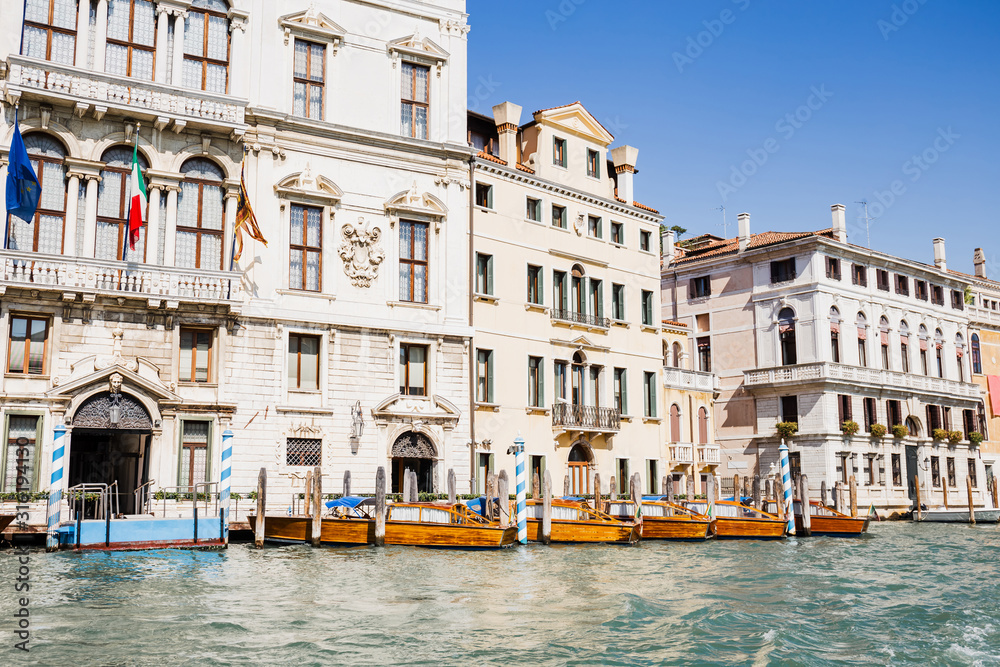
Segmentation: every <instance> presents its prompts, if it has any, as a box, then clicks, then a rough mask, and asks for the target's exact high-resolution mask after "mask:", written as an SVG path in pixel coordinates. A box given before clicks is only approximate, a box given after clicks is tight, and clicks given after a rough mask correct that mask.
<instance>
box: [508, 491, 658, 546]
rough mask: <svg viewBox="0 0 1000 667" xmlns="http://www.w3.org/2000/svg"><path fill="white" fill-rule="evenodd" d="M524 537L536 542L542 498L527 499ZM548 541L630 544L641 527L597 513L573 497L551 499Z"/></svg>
mask: <svg viewBox="0 0 1000 667" xmlns="http://www.w3.org/2000/svg"><path fill="white" fill-rule="evenodd" d="M527 510H528V540H529V541H532V542H538V541H539V540H540V536H541V529H542V501H541V500H529V501H528V502H527ZM551 537H552V540H551V541H552V542H612V543H623V544H633V543H635V542H638V541H639V540H640V539H641V538H642V527H641V525H640V524H636V523H634V522H632V521H622V520H621V519H619V518H617V517H613V516H611V515H609V514H605V513H604V512H598V511H597V510H595V509H594V508H593V507H590V506H589V505H587V503H584V502H581V501H577V500H565V499H558V500H557V499H553V500H552V536H551Z"/></svg>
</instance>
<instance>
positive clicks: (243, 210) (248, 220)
mask: <svg viewBox="0 0 1000 667" xmlns="http://www.w3.org/2000/svg"><path fill="white" fill-rule="evenodd" d="M243 171H244V166H243V165H240V196H239V199H237V202H236V224H235V225H234V226H233V259H232V262H231V263H230V267H229V268H230V270H232V265H233V264H235V263H236V262H237V261H238V260H239V258H240V257H241V256H242V255H243V228H244V227H245V228H246V230H247V234H249V235H250V238H252V239H253V240H254V241H260V242H261V243H263V244H264V247H267V240H266V239H265V238H264V235H263V234H261V233H260V227H258V226H257V216H255V215H254V214H253V209H252V208H251V207H250V197H249V195H247V184H246V181H245V180H243Z"/></svg>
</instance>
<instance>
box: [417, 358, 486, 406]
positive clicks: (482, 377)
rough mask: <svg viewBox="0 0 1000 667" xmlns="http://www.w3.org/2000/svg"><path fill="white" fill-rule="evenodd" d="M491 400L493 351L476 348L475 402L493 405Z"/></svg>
mask: <svg viewBox="0 0 1000 667" xmlns="http://www.w3.org/2000/svg"><path fill="white" fill-rule="evenodd" d="M407 375H409V373H407ZM493 398H494V397H493V350H486V349H482V348H477V349H476V402H477V403H493Z"/></svg>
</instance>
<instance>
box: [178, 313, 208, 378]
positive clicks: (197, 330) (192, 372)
mask: <svg viewBox="0 0 1000 667" xmlns="http://www.w3.org/2000/svg"><path fill="white" fill-rule="evenodd" d="M179 329H180V330H179V331H178V333H177V341H178V349H183V347H182V346H183V344H184V342H183V341H184V334H185V333H186V332H190V333H193V334H208V377H207V378H206V379H204V380H196V379H195V378H196V377H197V370H196V369H197V367H198V365H197V364H198V344H197V339H195V340H194V347H192V348H191V368H190V369H189V373H188V375H187V376H186V377H185V376H183V375H182V374H183V372H184V369H183V368H180V367H178V378H177V380H178V382H196V383H199V384H205V383H211V382H212V379H213V378H214V377H215V373H214V372H213V371H214V368H213V365H214V362H215V330H214V329H210V328H207V327H187V326H181V327H180V328H179ZM178 356H180V355H178Z"/></svg>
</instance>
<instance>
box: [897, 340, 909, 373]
mask: <svg viewBox="0 0 1000 667" xmlns="http://www.w3.org/2000/svg"><path fill="white" fill-rule="evenodd" d="M899 360H900V362H901V366H902V370H903V372H904V373H909V372H910V346H909V345H908V344H907V343H906V339H905V338H904V339H902V340H901V341H900V343H899Z"/></svg>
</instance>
